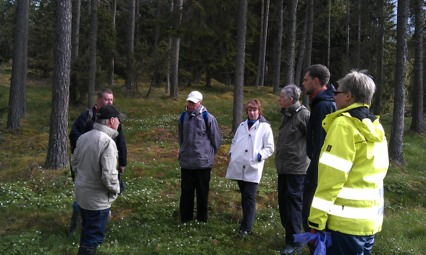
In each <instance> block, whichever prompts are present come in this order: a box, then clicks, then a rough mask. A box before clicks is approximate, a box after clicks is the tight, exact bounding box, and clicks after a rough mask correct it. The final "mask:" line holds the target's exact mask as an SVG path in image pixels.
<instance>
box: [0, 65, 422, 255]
mask: <svg viewBox="0 0 426 255" xmlns="http://www.w3.org/2000/svg"><path fill="white" fill-rule="evenodd" d="M5 73H8V72H7V71H2V72H1V73H0V74H2V75H1V76H0V80H4V79H6V78H4V77H3V76H5V75H3V74H5ZM8 75H10V74H8ZM6 80H7V79H6ZM49 83H50V80H30V81H29V83H28V86H27V106H28V107H27V109H28V113H27V115H26V117H25V119H23V121H22V126H23V127H22V128H21V129H19V130H15V131H9V130H6V129H4V127H5V126H6V121H7V115H6V114H3V115H0V214H1V215H2V217H1V218H0V238H1V242H0V250H1V251H2V254H6V255H8V254H76V253H77V249H78V242H79V235H78V234H77V235H75V236H70V237H68V236H67V229H68V227H69V220H70V216H71V205H72V202H73V200H74V192H73V185H74V184H73V182H72V181H71V179H70V177H69V172H68V169H65V170H60V171H57V170H49V169H44V168H43V166H42V165H43V162H44V160H45V157H46V151H47V143H48V132H49V130H48V127H49V118H50V100H51V91H50V84H49ZM141 89H143V90H147V89H148V88H147V85H145V86H142V87H141ZM190 89H191V90H192V89H197V90H200V91H201V92H202V93H203V95H204V101H203V103H204V105H205V106H206V107H207V109H208V110H209V112H211V113H212V114H214V115H215V116H216V117H217V120H218V122H219V126H220V128H221V131H222V132H223V138H224V139H223V143H224V144H223V145H222V146H221V148H220V151H219V152H218V155H217V157H216V165H215V167H214V170H213V172H212V177H211V186H210V188H211V189H210V202H209V217H210V218H209V221H208V223H207V224H201V223H198V222H191V223H187V224H181V223H180V221H179V219H180V218H179V196H180V169H179V164H178V160H177V151H178V145H177V122H178V116H179V114H180V112H181V111H183V110H184V108H185V99H186V95H187V94H188V93H189V91H190ZM113 90H114V95H115V100H114V104H115V105H116V106H118V108H119V109H120V110H121V111H122V112H125V113H126V114H127V119H126V120H125V122H124V123H123V127H124V132H125V137H126V141H127V145H128V151H129V159H128V162H129V164H128V166H127V168H126V171H125V174H124V181H125V183H126V184H127V189H126V191H125V192H124V193H123V195H122V196H120V197H119V198H118V199H117V200H116V202H115V203H114V204H113V206H112V218H111V219H110V221H109V223H108V230H107V232H106V236H105V241H104V243H103V244H102V245H101V247H100V248H99V249H98V254H123V255H124V254H126V255H127V254H135V255H139V254H279V252H278V251H279V250H280V249H281V248H282V247H283V245H284V237H285V233H284V230H283V228H282V226H281V223H280V219H279V213H278V209H277V191H276V187H277V183H276V180H277V177H276V172H275V168H274V162H273V158H270V159H268V160H267V161H266V164H265V169H264V173H263V178H262V181H261V183H260V185H259V190H258V194H257V213H256V221H255V225H254V229H253V232H252V233H251V234H250V235H249V237H248V238H246V239H243V240H241V239H240V238H239V237H238V231H237V229H238V225H239V220H240V217H241V206H240V199H241V198H240V193H239V191H238V186H237V184H236V183H235V182H233V181H230V180H227V179H225V178H224V176H225V173H226V169H227V164H228V150H229V146H230V143H231V139H232V136H231V135H230V131H231V120H232V100H233V94H232V87H230V86H225V85H223V84H219V83H216V82H215V83H214V86H213V88H205V87H202V86H201V84H194V85H193V87H191V88H187V89H185V90H180V91H179V95H180V96H179V98H178V99H176V100H174V99H170V98H169V97H167V96H164V95H163V91H162V90H160V89H154V90H153V92H152V95H151V97H150V98H126V97H124V92H123V91H122V88H121V87H119V86H115V87H114V88H113ZM8 93H9V87H8V84H7V83H3V82H2V83H0V95H1V96H0V108H1V107H3V106H5V105H7V102H8V101H7V100H8ZM250 98H259V99H260V100H261V102H262V106H263V110H264V115H265V117H266V118H267V119H268V120H269V121H270V122H271V125H272V128H273V131H274V133H275V134H277V129H278V126H279V121H280V109H279V107H278V103H277V97H276V96H274V95H273V94H272V91H271V88H266V87H261V88H255V87H245V88H244V100H243V101H244V102H246V101H247V100H248V99H250ZM82 110H83V109H81V108H74V107H71V108H70V114H69V115H70V119H69V123H68V124H69V127H70V126H71V124H72V121H73V120H74V118H75V117H77V115H78V114H79V112H80V111H82ZM407 121H408V120H407ZM382 122H383V123H384V125H385V128H386V130H387V134H389V129H390V124H391V116H389V115H384V116H382ZM425 145H426V137H424V136H419V135H417V134H413V133H411V132H407V133H406V134H405V137H404V153H405V158H406V160H407V162H408V166H407V167H405V168H396V167H394V166H391V167H390V169H389V171H388V175H387V177H386V179H385V219H384V225H383V230H382V232H380V233H379V234H378V235H377V237H376V245H375V247H374V254H378V255H389V254H390V255H393V254H395V255H396V254H419V255H420V254H423V251H424V250H425V249H426V247H425V243H426V228H425V224H423V223H424V222H425V220H426V219H425V217H426V209H425V206H426V204H425V201H424V197H425V196H426V189H425V187H426V179H425V176H426V173H425V170H424V166H425V165H426V164H425V159H424V156H423V155H424V154H425V148H426V146H425ZM301 254H309V252H308V251H307V250H306V249H305V250H304V251H303V252H302V253H301Z"/></svg>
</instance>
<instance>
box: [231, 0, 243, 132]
mask: <svg viewBox="0 0 426 255" xmlns="http://www.w3.org/2000/svg"><path fill="white" fill-rule="evenodd" d="M246 34H247V0H240V7H239V16H238V25H237V56H236V61H235V62H236V63H235V68H236V69H235V85H234V103H233V118H232V133H233V134H234V133H235V131H236V130H237V128H238V126H239V125H240V123H241V121H242V119H243V97H244V89H243V88H244V70H245V51H246Z"/></svg>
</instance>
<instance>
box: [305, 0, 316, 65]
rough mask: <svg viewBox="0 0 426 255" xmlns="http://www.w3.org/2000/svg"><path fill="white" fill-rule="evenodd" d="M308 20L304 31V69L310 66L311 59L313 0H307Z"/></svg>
mask: <svg viewBox="0 0 426 255" xmlns="http://www.w3.org/2000/svg"><path fill="white" fill-rule="evenodd" d="M307 8H308V11H307V12H308V19H307V30H306V32H307V33H306V52H305V67H308V66H310V65H311V62H312V61H311V59H312V37H313V30H314V0H307Z"/></svg>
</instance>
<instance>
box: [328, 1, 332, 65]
mask: <svg viewBox="0 0 426 255" xmlns="http://www.w3.org/2000/svg"><path fill="white" fill-rule="evenodd" d="M327 5H328V18H327V67H328V68H329V69H331V67H330V59H331V57H330V56H331V40H330V37H331V0H328V3H327Z"/></svg>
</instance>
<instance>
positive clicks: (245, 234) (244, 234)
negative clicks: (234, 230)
mask: <svg viewBox="0 0 426 255" xmlns="http://www.w3.org/2000/svg"><path fill="white" fill-rule="evenodd" d="M249 233H250V232H249V231H247V230H240V238H241V239H243V238H245V237H247V236H248V235H249Z"/></svg>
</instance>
